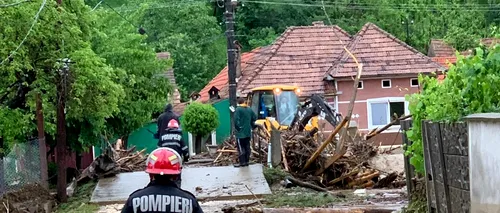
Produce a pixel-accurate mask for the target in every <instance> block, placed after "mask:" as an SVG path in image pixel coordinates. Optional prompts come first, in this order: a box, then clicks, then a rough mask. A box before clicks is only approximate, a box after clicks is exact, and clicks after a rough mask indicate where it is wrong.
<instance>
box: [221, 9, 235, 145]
mask: <svg viewBox="0 0 500 213" xmlns="http://www.w3.org/2000/svg"><path fill="white" fill-rule="evenodd" d="M236 2H237V1H236V0H224V3H225V7H226V11H225V13H224V16H225V21H226V37H227V68H228V69H227V70H228V77H229V108H230V118H231V135H233V134H234V111H235V110H236V88H237V85H236V63H235V59H236V54H237V52H238V50H237V49H236V44H235V40H234V7H233V6H235V5H236ZM233 3H234V5H233Z"/></svg>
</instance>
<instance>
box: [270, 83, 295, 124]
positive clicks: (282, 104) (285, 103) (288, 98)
mask: <svg viewBox="0 0 500 213" xmlns="http://www.w3.org/2000/svg"><path fill="white" fill-rule="evenodd" d="M276 102H277V104H276V109H277V110H278V122H279V123H280V124H281V125H285V126H289V125H290V124H291V123H292V121H293V119H294V117H295V114H296V113H297V106H298V104H299V99H298V97H297V95H296V94H295V92H294V91H282V92H281V93H279V94H277V96H276Z"/></svg>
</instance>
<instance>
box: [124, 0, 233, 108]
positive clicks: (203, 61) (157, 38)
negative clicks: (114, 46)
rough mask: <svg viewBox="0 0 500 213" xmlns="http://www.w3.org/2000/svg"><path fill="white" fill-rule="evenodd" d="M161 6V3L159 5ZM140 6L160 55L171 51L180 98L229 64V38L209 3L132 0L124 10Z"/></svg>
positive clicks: (141, 21) (150, 40) (140, 21)
mask: <svg viewBox="0 0 500 213" xmlns="http://www.w3.org/2000/svg"><path fill="white" fill-rule="evenodd" d="M160 3H161V4H160ZM137 5H141V6H142V7H143V8H144V14H143V15H141V16H140V17H139V19H138V22H136V23H138V25H141V26H142V27H143V28H144V29H145V30H146V34H147V35H148V38H147V42H148V43H149V44H151V45H153V46H154V47H155V49H156V51H157V52H162V51H167V52H170V53H171V55H172V58H173V59H174V65H173V67H174V69H175V77H176V83H177V85H178V86H179V88H180V92H181V95H182V97H183V99H184V100H187V98H188V96H189V94H191V93H192V92H198V91H199V90H201V89H202V88H203V87H204V86H205V84H207V83H208V82H209V80H210V79H212V78H213V77H214V76H215V75H216V74H217V73H218V72H219V71H220V70H221V69H222V68H223V67H224V66H225V64H226V39H225V36H224V34H223V33H222V30H221V27H220V25H219V24H218V22H217V19H216V18H215V17H214V16H213V15H212V14H211V12H212V10H211V8H210V6H209V5H208V4H207V2H206V1H187V2H179V1H173V0H167V1H157V0H147V1H142V0H141V1H137V0H133V1H130V2H129V4H127V5H125V6H123V7H122V8H121V10H119V11H123V12H124V13H127V12H128V11H133V9H130V8H136V7H137Z"/></svg>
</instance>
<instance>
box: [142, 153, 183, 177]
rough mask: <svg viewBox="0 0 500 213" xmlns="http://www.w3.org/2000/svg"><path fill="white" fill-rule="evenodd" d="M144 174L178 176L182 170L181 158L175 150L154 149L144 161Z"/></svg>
mask: <svg viewBox="0 0 500 213" xmlns="http://www.w3.org/2000/svg"><path fill="white" fill-rule="evenodd" d="M146 164H147V169H146V173H149V174H157V175H178V174H180V173H181V170H182V158H181V156H180V155H179V153H177V152H176V151H175V150H173V149H170V148H166V147H162V148H158V149H155V150H154V151H153V152H151V154H150V155H149V157H148V159H147V160H146Z"/></svg>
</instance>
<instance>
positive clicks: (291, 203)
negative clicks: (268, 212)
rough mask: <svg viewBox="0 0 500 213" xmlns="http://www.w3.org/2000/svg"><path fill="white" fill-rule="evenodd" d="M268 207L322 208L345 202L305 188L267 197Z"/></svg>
mask: <svg viewBox="0 0 500 213" xmlns="http://www.w3.org/2000/svg"><path fill="white" fill-rule="evenodd" d="M265 200H266V207H269V208H277V207H298V208H301V207H321V206H325V205H327V204H331V203H338V202H342V201H345V199H341V198H338V197H334V196H332V195H330V194H328V193H319V192H314V191H310V190H307V189H303V188H292V189H287V190H284V191H280V192H276V193H274V194H272V195H268V196H266V197H265Z"/></svg>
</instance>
